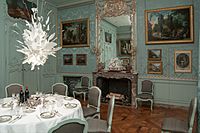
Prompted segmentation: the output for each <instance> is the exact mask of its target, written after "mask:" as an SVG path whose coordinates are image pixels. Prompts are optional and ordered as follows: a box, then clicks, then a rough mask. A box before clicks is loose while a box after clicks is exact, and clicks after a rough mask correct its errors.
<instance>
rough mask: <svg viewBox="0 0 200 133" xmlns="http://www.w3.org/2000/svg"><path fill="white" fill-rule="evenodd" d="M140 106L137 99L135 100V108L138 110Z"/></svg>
mask: <svg viewBox="0 0 200 133" xmlns="http://www.w3.org/2000/svg"><path fill="white" fill-rule="evenodd" d="M137 107H138V105H137V99H135V108H136V109H137Z"/></svg>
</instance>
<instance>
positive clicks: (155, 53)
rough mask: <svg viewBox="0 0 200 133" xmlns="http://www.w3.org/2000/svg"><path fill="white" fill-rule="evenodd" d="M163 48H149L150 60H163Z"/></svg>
mask: <svg viewBox="0 0 200 133" xmlns="http://www.w3.org/2000/svg"><path fill="white" fill-rule="evenodd" d="M161 55H162V50H161V49H148V60H149V61H161V58H162V57H161Z"/></svg>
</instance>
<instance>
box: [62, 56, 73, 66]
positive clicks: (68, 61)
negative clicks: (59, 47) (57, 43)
mask: <svg viewBox="0 0 200 133" xmlns="http://www.w3.org/2000/svg"><path fill="white" fill-rule="evenodd" d="M63 64H64V65H73V54H64V55H63Z"/></svg>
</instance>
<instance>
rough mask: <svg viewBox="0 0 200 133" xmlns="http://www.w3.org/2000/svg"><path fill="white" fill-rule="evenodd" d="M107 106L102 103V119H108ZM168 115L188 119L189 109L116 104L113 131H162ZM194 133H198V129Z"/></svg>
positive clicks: (151, 132)
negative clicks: (162, 125)
mask: <svg viewBox="0 0 200 133" xmlns="http://www.w3.org/2000/svg"><path fill="white" fill-rule="evenodd" d="M83 106H84V105H83ZM107 107H108V104H107V103H102V104H101V119H105V120H106V117H107ZM166 117H176V118H179V119H183V120H186V119H187V109H183V108H175V107H161V106H160V107H158V106H156V107H155V106H154V110H153V111H150V108H149V107H148V106H147V105H146V106H144V105H143V106H140V107H139V108H138V109H135V107H130V106H129V107H127V106H120V105H115V107H114V115H113V121H112V133H160V132H161V124H162V121H163V118H166ZM195 123H197V122H195ZM193 133H197V132H196V129H195V131H194V132H193Z"/></svg>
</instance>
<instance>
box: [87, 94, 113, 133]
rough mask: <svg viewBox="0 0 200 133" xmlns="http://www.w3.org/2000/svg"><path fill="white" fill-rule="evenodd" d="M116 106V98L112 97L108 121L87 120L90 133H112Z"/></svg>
mask: <svg viewBox="0 0 200 133" xmlns="http://www.w3.org/2000/svg"><path fill="white" fill-rule="evenodd" d="M114 104H115V96H112V97H111V99H110V101H109V105H108V112H107V120H103V119H94V118H93V119H87V122H88V133H94V132H98V133H110V132H111V128H112V118H113V111H114Z"/></svg>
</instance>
